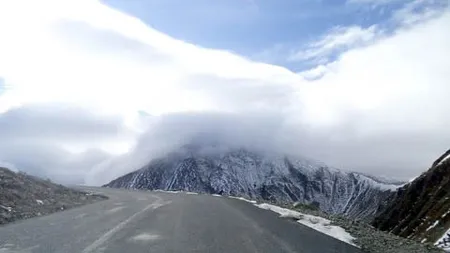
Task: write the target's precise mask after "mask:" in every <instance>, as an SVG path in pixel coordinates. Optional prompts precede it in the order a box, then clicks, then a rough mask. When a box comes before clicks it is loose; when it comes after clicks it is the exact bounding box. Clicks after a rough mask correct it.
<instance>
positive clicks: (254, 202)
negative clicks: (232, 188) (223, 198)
mask: <svg viewBox="0 0 450 253" xmlns="http://www.w3.org/2000/svg"><path fill="white" fill-rule="evenodd" d="M228 198H231V199H239V200H242V201H246V202H249V203H252V204H256V201H254V200H248V199H245V198H243V197H235V196H228Z"/></svg>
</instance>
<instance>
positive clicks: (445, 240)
mask: <svg viewBox="0 0 450 253" xmlns="http://www.w3.org/2000/svg"><path fill="white" fill-rule="evenodd" d="M434 245H436V246H437V247H438V248H441V249H443V250H444V251H445V252H450V229H449V230H447V232H445V233H444V235H442V237H441V238H439V240H437V241H436V243H435V244H434Z"/></svg>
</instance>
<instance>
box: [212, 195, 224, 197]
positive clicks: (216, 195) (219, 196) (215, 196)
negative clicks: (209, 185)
mask: <svg viewBox="0 0 450 253" xmlns="http://www.w3.org/2000/svg"><path fill="white" fill-rule="evenodd" d="M212 196H214V197H222V195H219V194H212Z"/></svg>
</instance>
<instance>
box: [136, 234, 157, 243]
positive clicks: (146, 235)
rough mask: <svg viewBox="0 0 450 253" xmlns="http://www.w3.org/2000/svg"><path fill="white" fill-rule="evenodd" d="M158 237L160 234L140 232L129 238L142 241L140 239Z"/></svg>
mask: <svg viewBox="0 0 450 253" xmlns="http://www.w3.org/2000/svg"><path fill="white" fill-rule="evenodd" d="M159 238H160V236H159V235H156V234H150V233H141V234H138V235H136V236H133V237H131V238H130V239H131V240H132V241H141V242H142V241H154V240H157V239H159Z"/></svg>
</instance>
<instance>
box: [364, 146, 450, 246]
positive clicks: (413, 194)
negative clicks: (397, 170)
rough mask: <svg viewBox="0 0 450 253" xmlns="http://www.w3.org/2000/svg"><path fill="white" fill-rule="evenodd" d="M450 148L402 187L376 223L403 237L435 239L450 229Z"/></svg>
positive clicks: (378, 226) (420, 239)
mask: <svg viewBox="0 0 450 253" xmlns="http://www.w3.org/2000/svg"><path fill="white" fill-rule="evenodd" d="M449 155H450V150H449V151H447V152H446V153H445V154H444V155H442V156H441V157H440V158H439V159H438V160H436V162H434V163H433V167H432V168H430V169H429V170H428V171H427V172H425V173H423V174H422V175H421V176H420V177H418V178H416V179H415V180H414V181H412V182H411V183H409V184H407V185H405V186H403V187H402V188H400V189H399V190H398V191H397V192H396V194H395V195H394V197H393V198H392V200H391V201H390V204H388V205H387V207H386V208H385V209H384V210H383V211H382V212H380V214H379V215H378V216H377V217H376V218H375V219H374V221H373V225H374V226H375V227H377V228H379V229H381V230H385V231H390V232H392V233H393V234H396V235H400V236H402V237H408V238H413V239H416V240H419V241H422V240H423V241H428V242H435V241H436V240H438V239H439V238H441V237H442V235H443V234H444V233H445V232H446V231H447V230H448V229H449V228H450V159H448V156H449Z"/></svg>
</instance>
